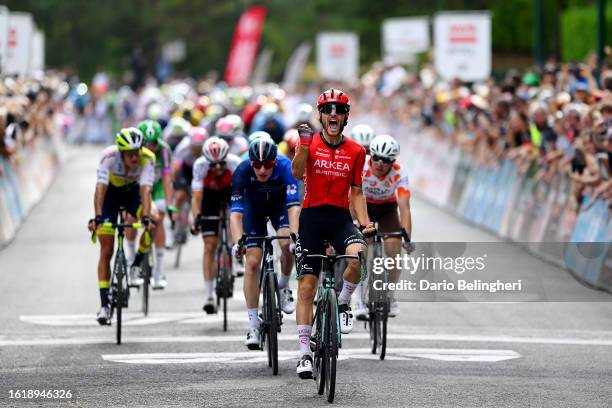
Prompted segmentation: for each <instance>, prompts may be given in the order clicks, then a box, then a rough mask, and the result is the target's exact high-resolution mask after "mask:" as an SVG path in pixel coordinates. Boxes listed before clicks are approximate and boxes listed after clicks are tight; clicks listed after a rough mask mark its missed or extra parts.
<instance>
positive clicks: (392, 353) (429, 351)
mask: <svg viewBox="0 0 612 408" xmlns="http://www.w3.org/2000/svg"><path fill="white" fill-rule="evenodd" d="M296 357H297V356H296V352H295V351H287V350H279V352H278V359H279V360H280V361H283V360H293V359H295V358H296ZM519 357H521V355H520V354H519V353H517V352H516V351H513V350H478V349H433V348H389V349H387V356H386V357H385V358H386V359H387V360H413V359H415V358H425V359H430V360H438V361H460V362H497V361H504V360H512V359H515V358H519ZM102 359H104V360H106V361H112V362H115V363H128V364H177V363H178V364H194V363H226V364H237V363H262V362H267V361H268V357H267V355H266V353H265V352H234V353H142V354H103V355H102ZM338 359H339V360H347V359H365V360H378V359H379V356H377V355H373V354H372V353H371V351H370V349H369V348H360V349H341V350H340V355H339V357H338Z"/></svg>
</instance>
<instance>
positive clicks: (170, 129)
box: [164, 118, 191, 138]
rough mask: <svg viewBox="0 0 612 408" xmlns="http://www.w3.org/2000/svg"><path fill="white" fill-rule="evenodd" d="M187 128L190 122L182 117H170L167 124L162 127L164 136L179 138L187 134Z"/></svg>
mask: <svg viewBox="0 0 612 408" xmlns="http://www.w3.org/2000/svg"><path fill="white" fill-rule="evenodd" d="M189 129H191V124H190V123H189V122H187V121H186V120H185V119H183V118H172V119H170V122H168V125H167V126H166V128H165V129H164V134H165V136H166V138H168V137H175V138H180V137H184V136H187V134H188V133H189Z"/></svg>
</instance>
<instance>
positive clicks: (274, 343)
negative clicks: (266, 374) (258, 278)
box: [264, 272, 279, 375]
mask: <svg viewBox="0 0 612 408" xmlns="http://www.w3.org/2000/svg"><path fill="white" fill-rule="evenodd" d="M276 292H277V284H276V276H275V275H274V273H270V272H268V273H266V295H265V296H266V308H265V311H264V312H265V318H266V320H267V323H268V324H267V325H266V331H267V333H266V335H267V337H268V338H267V342H266V343H267V344H268V347H267V351H268V366H269V367H272V374H273V375H278V326H279V321H278V308H277V305H276V300H277V296H276Z"/></svg>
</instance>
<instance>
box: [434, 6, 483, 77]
mask: <svg viewBox="0 0 612 408" xmlns="http://www.w3.org/2000/svg"><path fill="white" fill-rule="evenodd" d="M434 63H435V67H436V71H438V73H439V74H440V75H441V76H442V78H444V79H445V80H452V79H454V78H459V79H461V80H463V81H480V80H484V79H486V78H488V77H489V76H490V74H491V15H490V14H489V13H486V12H476V13H446V12H445V13H438V14H436V16H435V18H434Z"/></svg>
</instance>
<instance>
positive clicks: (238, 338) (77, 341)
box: [0, 328, 612, 347]
mask: <svg viewBox="0 0 612 408" xmlns="http://www.w3.org/2000/svg"><path fill="white" fill-rule="evenodd" d="M113 334H114V328H113V330H112V331H111V330H109V334H108V336H105V337H94V338H87V337H64V338H61V337H60V338H50V337H47V338H40V337H38V338H32V337H27V338H11V337H8V336H0V347H21V346H71V345H86V344H112V342H113V340H112V339H113ZM278 339H279V340H280V341H294V340H295V339H296V335H295V334H293V333H292V334H281V335H279V336H278ZM364 339H369V334H368V333H352V334H349V335H345V336H343V341H350V340H364ZM388 339H389V340H412V341H420V340H423V341H453V342H467V343H469V342H481V343H523V344H556V345H571V346H612V339H604V338H600V339H596V338H591V339H581V338H565V337H527V336H522V337H521V336H512V335H499V336H483V335H456V334H433V333H432V334H393V333H389V335H388ZM243 341H244V336H243V335H226V336H158V337H137V336H134V337H131V336H125V335H124V339H123V344H141V343H226V342H243Z"/></svg>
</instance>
